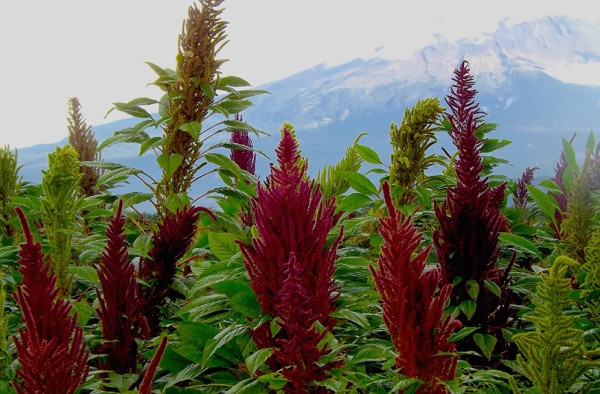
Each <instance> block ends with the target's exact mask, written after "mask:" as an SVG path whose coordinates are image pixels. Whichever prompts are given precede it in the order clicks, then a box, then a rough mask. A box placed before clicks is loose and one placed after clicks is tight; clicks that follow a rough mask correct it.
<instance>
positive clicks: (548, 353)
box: [513, 256, 593, 394]
mask: <svg viewBox="0 0 600 394" xmlns="http://www.w3.org/2000/svg"><path fill="white" fill-rule="evenodd" d="M569 265H571V266H573V265H575V266H577V265H578V263H577V262H576V261H575V260H573V259H571V258H570V257H567V256H559V257H557V258H556V260H555V261H554V264H553V265H552V267H551V268H550V272H549V274H542V275H541V277H542V282H541V283H540V284H539V285H538V287H537V290H536V298H534V300H533V303H534V305H535V306H536V308H535V311H534V312H532V313H530V314H527V315H525V316H524V317H525V318H526V319H527V320H529V321H531V322H533V323H534V324H535V326H536V329H535V331H531V332H526V333H522V334H517V335H515V336H514V337H513V339H514V341H515V343H516V344H517V346H518V347H519V350H520V351H521V354H520V355H518V356H517V361H518V363H519V365H520V366H521V368H522V369H523V373H524V374H525V376H526V377H527V378H528V379H529V380H531V382H532V383H533V384H534V386H535V387H536V388H537V389H538V390H539V391H540V392H541V393H547V394H563V393H566V392H568V391H569V389H570V388H571V386H572V385H573V384H574V383H575V382H576V381H577V379H578V378H579V376H581V374H583V373H584V372H585V371H586V370H588V369H589V368H590V367H592V366H593V364H592V363H591V362H589V361H587V360H586V351H585V348H584V338H583V336H584V333H583V331H582V330H579V329H577V328H574V327H573V323H574V321H575V317H574V316H572V315H569V314H568V310H569V309H570V308H571V307H572V306H573V305H574V304H575V303H574V301H573V300H572V299H571V298H569V293H570V292H571V290H572V288H571V281H570V279H568V278H565V274H566V272H567V270H568V268H569V267H568V266H569Z"/></svg>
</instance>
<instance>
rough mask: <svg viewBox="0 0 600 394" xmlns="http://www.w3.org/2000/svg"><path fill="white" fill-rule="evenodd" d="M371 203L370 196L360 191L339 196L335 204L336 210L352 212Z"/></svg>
mask: <svg viewBox="0 0 600 394" xmlns="http://www.w3.org/2000/svg"><path fill="white" fill-rule="evenodd" d="M369 203H371V198H370V197H369V196H366V195H364V194H361V193H352V194H349V195H347V196H342V197H340V201H339V203H338V205H337V209H338V211H344V212H353V211H355V210H357V209H359V208H363V207H365V206H367V204H369Z"/></svg>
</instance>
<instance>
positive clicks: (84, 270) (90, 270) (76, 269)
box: [67, 265, 100, 285]
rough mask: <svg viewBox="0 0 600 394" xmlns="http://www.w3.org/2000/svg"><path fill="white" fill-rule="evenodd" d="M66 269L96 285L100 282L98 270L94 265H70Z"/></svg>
mask: <svg viewBox="0 0 600 394" xmlns="http://www.w3.org/2000/svg"><path fill="white" fill-rule="evenodd" d="M67 271H68V272H69V273H70V274H73V275H75V276H76V277H79V278H81V279H84V280H86V281H88V282H90V283H91V284H94V285H97V284H99V283H100V279H99V278H98V272H97V271H96V269H95V268H94V267H90V266H89V265H87V266H70V267H69V268H68V269H67Z"/></svg>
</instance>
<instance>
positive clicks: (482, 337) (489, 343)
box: [473, 332, 498, 360]
mask: <svg viewBox="0 0 600 394" xmlns="http://www.w3.org/2000/svg"><path fill="white" fill-rule="evenodd" d="M473 341H475V344H476V345H477V346H478V347H479V349H481V352H482V353H483V355H484V356H485V358H487V359H488V360H489V359H490V358H491V357H492V352H493V351H494V348H495V347H496V342H497V341H498V340H497V339H496V337H495V336H493V335H490V334H482V333H479V332H478V333H476V334H474V335H473Z"/></svg>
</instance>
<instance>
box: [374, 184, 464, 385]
mask: <svg viewBox="0 0 600 394" xmlns="http://www.w3.org/2000/svg"><path fill="white" fill-rule="evenodd" d="M382 187H383V195H384V198H385V204H386V207H387V210H388V217H386V218H381V219H380V220H379V222H380V224H381V226H380V229H379V233H380V234H381V236H382V237H383V246H382V249H381V256H380V257H379V260H378V266H379V271H377V270H376V269H375V268H373V267H372V266H371V267H370V268H371V273H372V274H373V277H374V278H375V284H376V286H377V290H378V291H379V294H380V295H381V300H382V303H383V320H384V322H385V324H386V326H387V327H388V330H389V332H390V336H391V339H392V343H393V344H394V347H395V348H396V352H397V353H398V356H397V357H396V367H398V369H399V370H400V371H401V372H402V373H403V374H405V375H406V376H408V377H411V378H417V379H420V380H421V381H422V382H423V384H422V385H421V386H420V387H419V389H418V391H417V392H421V393H445V392H446V389H445V386H444V385H443V384H440V382H441V381H446V380H452V379H454V374H455V372H456V365H457V362H458V357H457V356H455V355H452V354H451V353H452V352H454V350H455V346H456V345H455V343H453V342H449V340H448V339H449V338H450V335H452V333H453V332H454V331H455V330H456V329H457V328H460V327H461V323H460V322H459V321H458V320H455V319H452V318H451V316H449V315H448V316H446V317H444V316H443V314H444V306H445V304H446V301H448V298H449V297H450V293H451V291H452V285H451V284H445V285H443V286H441V288H440V269H439V268H434V269H429V270H426V259H427V256H428V255H429V251H430V250H431V246H428V247H426V248H423V249H421V250H420V251H419V252H418V253H417V254H416V255H415V256H414V257H413V254H414V253H415V252H416V250H417V248H418V247H419V244H420V241H421V237H422V234H420V233H419V232H418V231H417V229H416V228H415V227H414V226H413V224H412V222H411V218H410V217H408V218H407V219H405V220H402V214H401V213H400V212H399V211H398V210H397V209H396V208H395V206H394V203H393V202H392V197H391V194H390V186H389V183H387V182H384V183H383V185H382Z"/></svg>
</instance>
